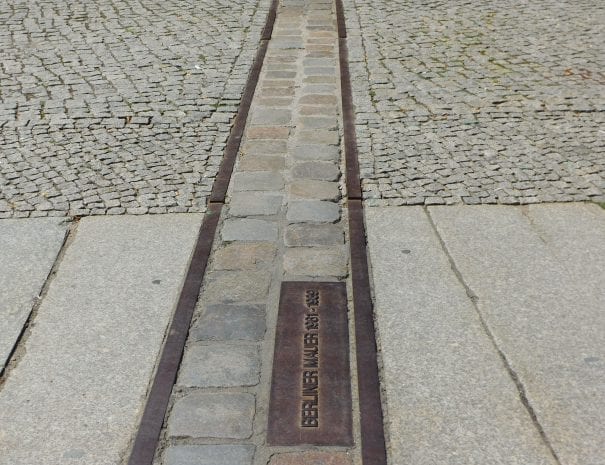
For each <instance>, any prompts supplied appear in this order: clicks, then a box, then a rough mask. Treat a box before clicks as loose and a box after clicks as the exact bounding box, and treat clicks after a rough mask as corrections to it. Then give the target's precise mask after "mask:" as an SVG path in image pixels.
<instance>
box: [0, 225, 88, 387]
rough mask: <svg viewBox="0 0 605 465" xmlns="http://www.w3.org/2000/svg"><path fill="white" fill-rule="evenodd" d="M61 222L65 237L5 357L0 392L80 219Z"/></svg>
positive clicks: (1, 370) (15, 363)
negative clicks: (65, 227)
mask: <svg viewBox="0 0 605 465" xmlns="http://www.w3.org/2000/svg"><path fill="white" fill-rule="evenodd" d="M63 222H64V223H68V227H67V230H66V231H65V236H64V238H63V243H62V244H61V247H60V248H59V252H58V253H57V256H56V258H55V261H54V263H53V265H52V267H51V269H50V271H49V273H48V276H46V279H45V280H44V284H43V285H42V287H41V289H40V292H39V293H38V295H37V296H36V297H35V300H34V302H33V305H32V308H31V310H30V313H29V315H28V317H27V320H26V321H25V323H24V325H23V327H22V328H21V333H20V334H19V336H18V337H17V340H16V342H15V344H14V345H13V348H12V350H11V352H10V354H9V356H8V357H7V361H6V364H5V366H4V367H3V368H2V369H0V390H2V387H3V386H4V383H5V381H6V380H7V379H8V378H9V375H10V373H11V371H13V370H14V369H15V368H17V366H18V365H19V362H20V361H21V359H22V358H23V356H24V355H25V353H26V349H25V345H26V344H27V339H28V338H29V335H30V334H31V329H32V326H33V324H34V323H35V320H36V316H37V315H38V310H39V308H40V305H42V302H43V301H44V298H45V297H46V294H47V293H48V289H49V288H50V286H51V284H52V282H53V280H54V278H55V276H56V275H57V273H58V271H59V268H60V266H61V262H62V261H63V258H64V257H65V253H66V252H67V249H68V248H69V246H70V245H71V243H72V242H73V241H74V239H75V236H76V231H77V229H78V225H79V223H80V218H79V217H74V218H69V217H68V218H65V220H64V221H63Z"/></svg>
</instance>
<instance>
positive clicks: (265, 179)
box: [233, 171, 284, 192]
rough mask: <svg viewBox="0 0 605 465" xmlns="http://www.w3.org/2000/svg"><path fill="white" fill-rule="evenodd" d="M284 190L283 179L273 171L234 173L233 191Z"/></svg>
mask: <svg viewBox="0 0 605 465" xmlns="http://www.w3.org/2000/svg"><path fill="white" fill-rule="evenodd" d="M283 188H284V179H283V177H282V175H281V174H279V173H278V172H275V171H258V172H251V173H249V172H244V173H235V174H234V175H233V190H234V191H236V192H237V191H279V190H281V189H283Z"/></svg>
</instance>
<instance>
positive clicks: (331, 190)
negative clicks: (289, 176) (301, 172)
mask: <svg viewBox="0 0 605 465" xmlns="http://www.w3.org/2000/svg"><path fill="white" fill-rule="evenodd" d="M288 187H289V190H290V195H291V196H292V197H300V198H306V199H316V200H338V199H340V189H339V188H338V183H337V182H330V181H317V180H313V179H305V180H299V181H292V182H291V183H289V185H288Z"/></svg>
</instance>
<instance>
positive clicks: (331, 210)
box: [286, 200, 340, 223]
mask: <svg viewBox="0 0 605 465" xmlns="http://www.w3.org/2000/svg"><path fill="white" fill-rule="evenodd" d="M286 219H287V220H288V222H290V223H304V222H313V223H334V222H336V221H338V220H339V219H340V207H339V206H338V204H335V203H333V202H326V201H323V200H295V201H292V202H290V204H289V205H288V211H287V213H286Z"/></svg>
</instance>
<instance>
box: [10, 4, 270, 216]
mask: <svg viewBox="0 0 605 465" xmlns="http://www.w3.org/2000/svg"><path fill="white" fill-rule="evenodd" d="M269 3H270V2H269V1H268V0H253V1H246V0H233V1H224V0H201V1H200V2H195V3H191V2H188V1H185V0H166V1H157V0H152V1H150V2H145V4H144V5H142V4H141V3H140V2H136V1H133V0H125V1H121V2H117V1H114V0H93V1H90V2H84V3H82V2H69V1H65V0H58V1H52V2H51V1H48V0H29V1H27V2H21V1H16V0H8V1H5V2H2V4H1V5H0V22H1V23H2V28H1V30H0V82H2V89H1V90H0V201H1V202H5V204H6V205H7V206H8V210H4V212H3V216H14V217H27V216H57V215H77V216H79V215H105V214H124V213H131V214H144V213H166V212H201V211H204V210H205V208H206V207H205V204H206V197H207V195H208V193H209V191H210V189H211V186H212V183H213V180H214V176H215V175H216V172H217V168H218V165H219V163H220V161H221V158H222V153H223V149H224V147H225V141H226V139H227V136H228V133H229V130H230V126H231V121H232V119H233V117H234V116H235V112H236V111H237V105H238V103H239V100H240V97H241V93H242V90H243V86H244V84H245V81H246V77H247V74H248V71H249V69H250V66H251V64H252V60H253V59H254V56H255V53H256V49H257V44H258V40H259V37H260V31H261V29H262V27H263V25H264V20H265V17H266V13H267V10H268V5H269ZM108 195H109V196H108ZM6 212H8V213H9V215H7V214H6Z"/></svg>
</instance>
